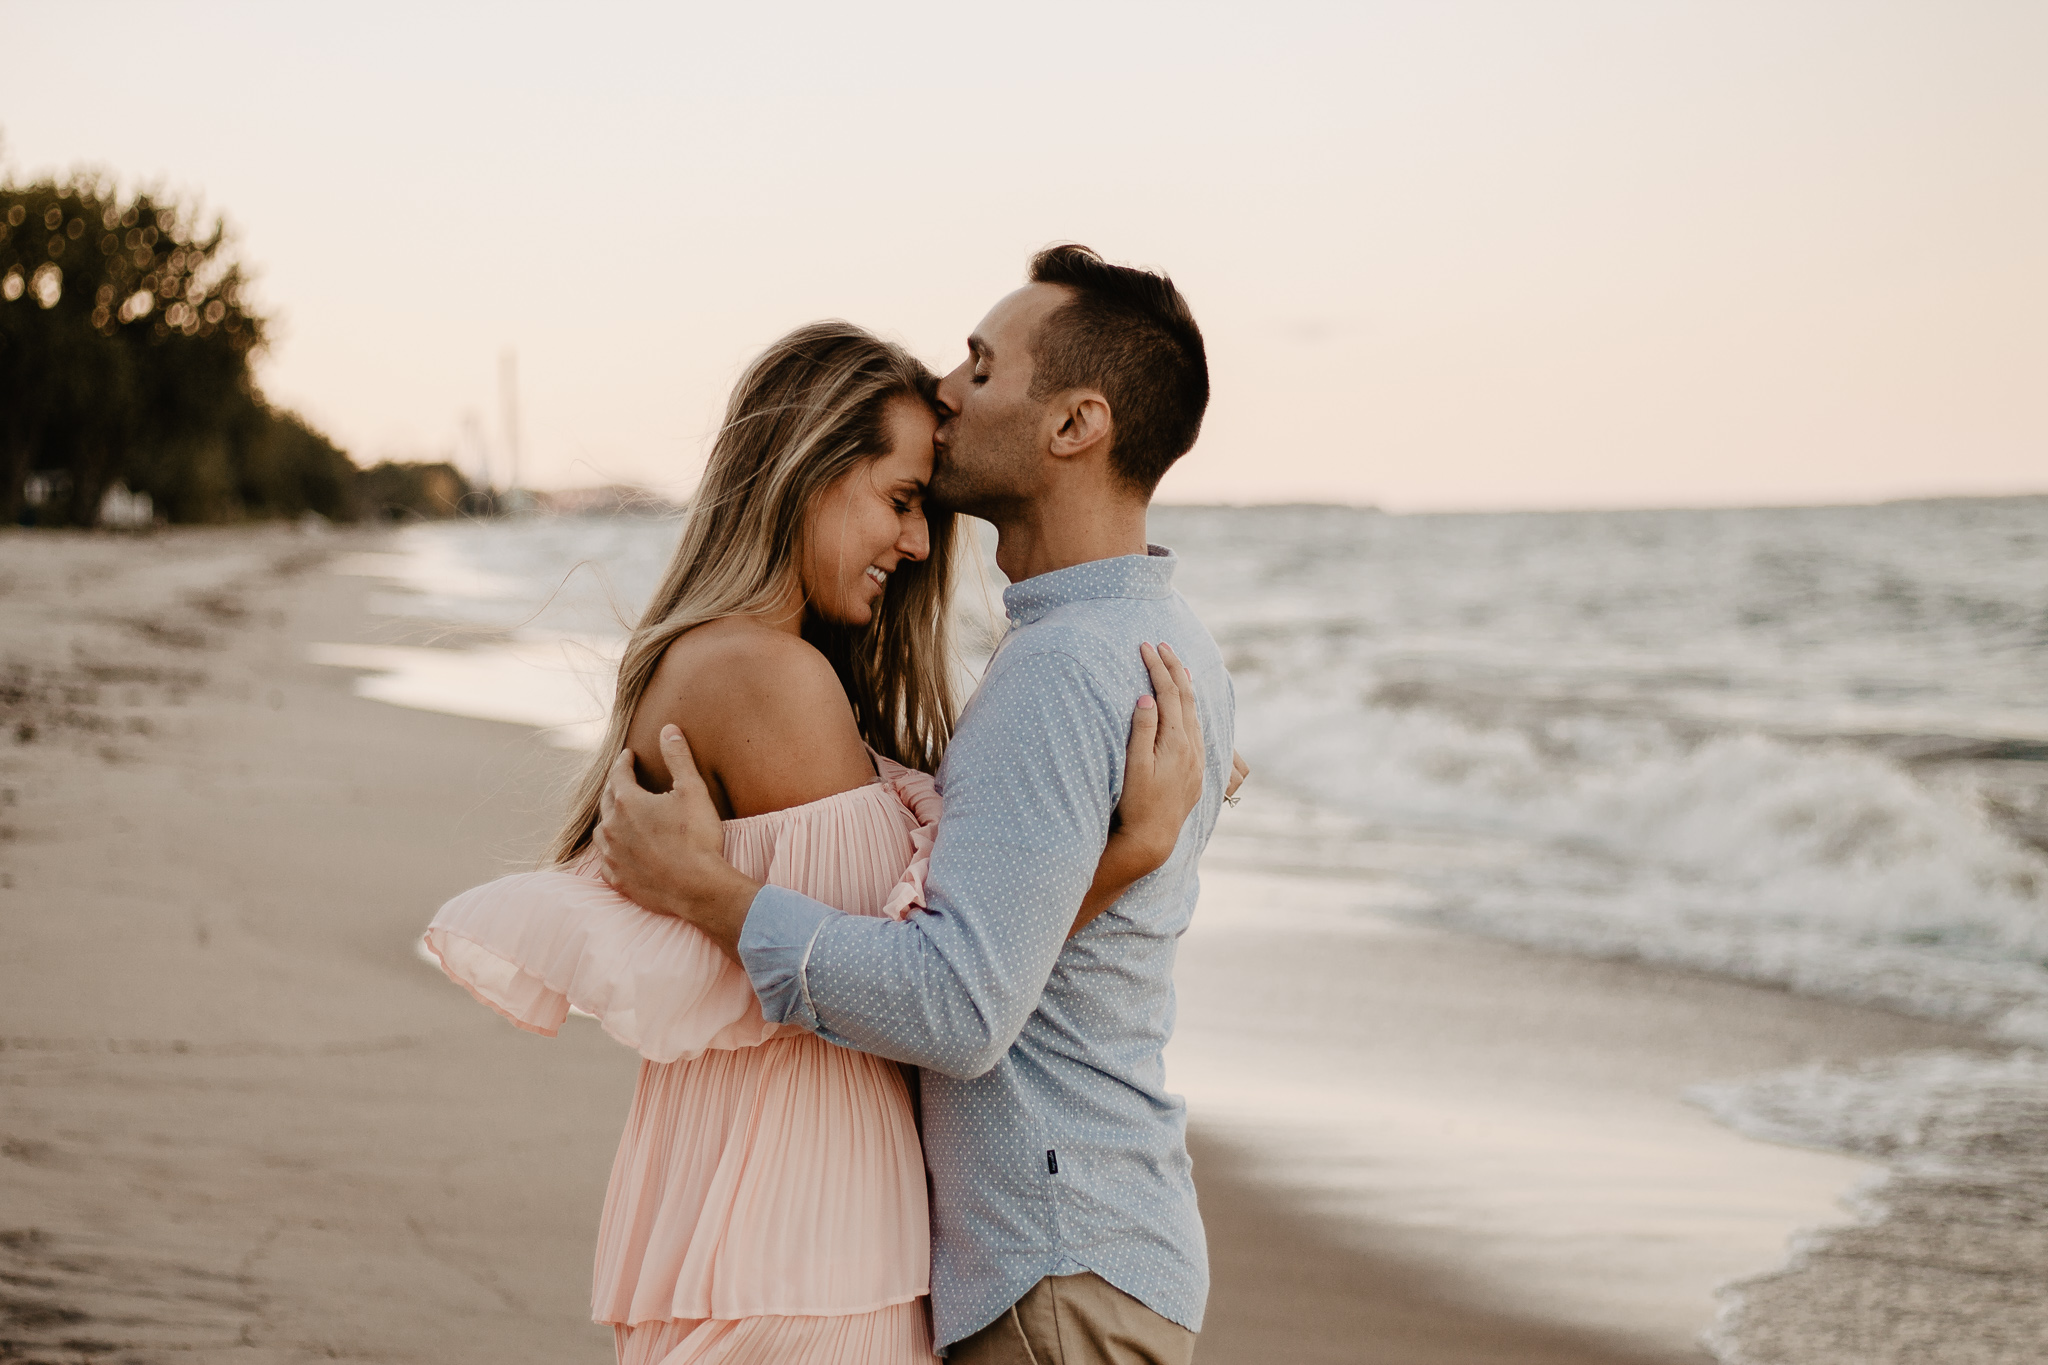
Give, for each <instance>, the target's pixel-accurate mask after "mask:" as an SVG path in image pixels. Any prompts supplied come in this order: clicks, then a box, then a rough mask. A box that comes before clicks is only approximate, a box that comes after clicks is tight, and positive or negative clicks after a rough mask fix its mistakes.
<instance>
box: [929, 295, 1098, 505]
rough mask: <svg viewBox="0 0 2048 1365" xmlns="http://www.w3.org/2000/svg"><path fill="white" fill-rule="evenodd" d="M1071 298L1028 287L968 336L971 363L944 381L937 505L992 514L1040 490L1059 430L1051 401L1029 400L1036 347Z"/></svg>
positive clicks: (935, 481) (999, 303)
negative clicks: (1040, 335) (1049, 451)
mask: <svg viewBox="0 0 2048 1365" xmlns="http://www.w3.org/2000/svg"><path fill="white" fill-rule="evenodd" d="M1067 298H1068V291H1067V290H1066V289H1064V288H1062V287H1060V286H1059V285H1054V284H1027V285H1025V286H1024V287H1023V288H1022V289H1019V290H1018V291H1017V292H1015V293H1014V294H1008V295H1005V296H1004V297H1003V298H1001V299H999V300H997V302H996V306H995V307H993V308H991V309H989V310H988V316H987V317H985V318H983V319H982V320H981V323H980V325H979V326H977V327H976V328H975V329H974V335H972V336H970V337H968V338H967V359H966V360H964V361H962V362H961V363H960V366H959V368H958V369H956V370H954V371H953V372H952V373H951V374H949V375H947V376H946V377H945V378H944V379H942V380H940V381H939V405H940V407H941V408H942V409H943V410H944V418H943V420H941V422H940V423H939V432H938V436H937V438H936V439H937V445H938V463H937V465H936V467H935V468H934V470H933V472H932V483H931V497H932V499H933V501H935V502H939V503H943V504H944V505H946V506H947V507H950V508H953V509H954V510H956V511H961V512H966V513H969V514H970V515H987V514H988V513H990V512H992V511H999V510H1000V509H1001V508H1002V507H1004V506H1006V505H1011V504H1015V503H1018V502H1022V501H1027V500H1029V499H1030V498H1032V497H1034V496H1036V495H1037V493H1038V492H1039V489H1040V486H1041V484H1042V483H1043V480H1044V476H1045V461H1046V449H1047V442H1048V440H1049V439H1050V437H1051V435H1052V432H1053V430H1054V429H1055V428H1056V426H1057V424H1056V423H1050V422H1049V420H1048V419H1049V417H1050V416H1051V412H1052V408H1051V403H1050V398H1051V395H1048V396H1047V397H1046V398H1033V397H1032V396H1031V377H1032V370H1033V368H1034V365H1033V360H1032V344H1033V342H1034V340H1035V339H1036V338H1037V336H1038V329H1039V326H1040V325H1041V324H1042V323H1043V322H1044V321H1045V318H1046V317H1047V315H1048V314H1050V313H1051V312H1052V311H1053V310H1054V309H1056V308H1058V307H1059V306H1060V305H1061V304H1063V303H1065V302H1066V301H1067Z"/></svg>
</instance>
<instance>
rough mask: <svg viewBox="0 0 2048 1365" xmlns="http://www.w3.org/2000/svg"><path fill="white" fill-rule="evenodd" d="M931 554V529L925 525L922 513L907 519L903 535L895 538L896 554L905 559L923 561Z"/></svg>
mask: <svg viewBox="0 0 2048 1365" xmlns="http://www.w3.org/2000/svg"><path fill="white" fill-rule="evenodd" d="M931 552H932V532H931V528H930V527H929V526H927V525H925V520H924V513H922V512H919V513H918V514H917V515H916V516H914V517H911V518H910V519H909V523H908V524H907V525H905V526H904V528H903V534H902V535H900V536H898V537H897V538H896V553H897V554H899V555H902V556H903V557H904V558H905V559H923V558H924V557H925V556H926V555H929V554H930V553H931Z"/></svg>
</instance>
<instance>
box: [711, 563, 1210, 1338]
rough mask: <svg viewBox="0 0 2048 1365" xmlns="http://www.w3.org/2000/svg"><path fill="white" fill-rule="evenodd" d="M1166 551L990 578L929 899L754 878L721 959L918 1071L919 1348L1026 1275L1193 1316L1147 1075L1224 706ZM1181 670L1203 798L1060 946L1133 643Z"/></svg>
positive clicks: (1171, 1117)
mask: <svg viewBox="0 0 2048 1365" xmlns="http://www.w3.org/2000/svg"><path fill="white" fill-rule="evenodd" d="M1174 564H1175V560H1174V557H1173V555H1172V553H1171V552H1170V551H1167V550H1163V549H1160V548H1159V547H1157V546H1153V547H1151V548H1150V553H1149V554H1148V555H1127V556H1123V557H1121V558H1116V559H1103V560H1096V561H1093V562H1091V563H1087V564H1079V565H1076V566H1074V567H1073V568H1070V569H1061V570H1058V571H1057V572H1054V573H1048V574H1042V575H1040V576H1039V577H1037V578H1031V579H1026V580H1025V581H1024V582H1022V583H1018V584H1015V585H1014V586H1012V587H1011V588H1009V589H1008V590H1007V591H1006V592H1005V593H1004V594H1003V605H1004V607H1005V608H1006V609H1007V610H1008V612H1009V616H1010V622H1011V630H1010V633H1009V635H1008V636H1007V638H1005V640H1004V641H1003V644H1002V646H1001V648H1000V649H998V650H997V651H996V655H995V658H994V659H993V660H992V661H991V662H990V663H989V667H988V671H987V673H986V675H985V676H984V677H983V679H982V683H981V686H980V688H979V689H977V690H976V692H975V694H974V697H973V699H972V700H971V701H970V702H969V703H968V704H967V709H966V711H965V712H964V713H963V714H962V716H961V718H960V725H959V729H958V732H957V733H956V734H955V736H954V738H953V742H952V745H951V747H950V748H948V750H947V752H946V760H945V763H944V764H943V765H942V766H941V767H940V769H939V786H940V790H941V791H942V792H943V793H944V796H945V816H944V818H943V820H942V821H941V822H940V825H939V834H938V843H937V845H936V847H935V848H934V849H933V852H932V862H931V871H930V875H929V877H928V878H927V880H926V891H927V894H928V898H929V907H928V908H929V913H927V914H914V915H912V916H910V917H909V918H908V919H907V920H905V921H903V922H901V923H897V922H894V921H891V920H884V919H875V918H868V917H865V916H860V915H847V914H842V913H840V912H839V911H836V910H834V909H832V908H831V907H830V906H826V905H821V904H819V903H818V902H817V901H814V900H811V899H810V898H809V897H806V896H802V895H799V894H797V893H796V892H794V891H789V890H785V889H783V888H781V887H774V886H769V887H763V888H762V889H761V891H760V893H759V894H758V895H757V896H756V897H755V898H754V903H753V906H752V907H751V909H750V910H749V911H748V914H747V922H746V925H745V928H744V929H743V931H742V932H741V934H740V944H739V949H740V960H741V962H742V963H744V964H745V966H746V969H747V973H748V975H749V976H750V977H752V979H753V982H754V990H755V992H756V993H757V994H759V996H760V997H761V1008H762V1010H763V1012H764V1013H766V1015H767V1016H768V1018H769V1019H770V1020H773V1021H776V1022H783V1023H792V1024H799V1025H802V1026H803V1027H804V1028H807V1029H810V1030H811V1031H813V1032H814V1033H816V1034H817V1035H818V1036H819V1037H821V1038H825V1039H828V1040H830V1041H832V1042H834V1043H839V1044H843V1045H844V1046H847V1047H853V1048H858V1049H860V1050H861V1051H863V1052H871V1053H875V1054H877V1055H879V1056H883V1057H890V1058H894V1059H896V1060H898V1061H904V1062H914V1063H916V1064H917V1065H918V1066H920V1067H922V1068H923V1069H924V1074H923V1081H924V1084H923V1105H924V1148H925V1160H926V1163H927V1165H929V1167H930V1168H931V1174H932V1195H933V1202H932V1233H933V1242H932V1308H933V1316H934V1319H935V1324H936V1328H937V1341H938V1344H939V1345H940V1346H941V1347H944V1346H947V1345H950V1344H952V1343H953V1342H956V1341H958V1340H960V1339H961V1338H962V1337H965V1336H967V1335H969V1334H971V1333H973V1332H974V1331H976V1330H978V1329H979V1328H981V1327H982V1326H984V1325H986V1324H987V1323H989V1322H991V1321H993V1320H994V1319H995V1318H996V1317H997V1316H998V1315H999V1314H1001V1313H1002V1312H1003V1311H1004V1310H1006V1309H1007V1308H1009V1306H1010V1305H1011V1304H1012V1303H1015V1302H1016V1301H1017V1300H1018V1299H1019V1298H1021V1297H1023V1295H1024V1292H1025V1291H1026V1290H1028V1289H1029V1288H1030V1287H1031V1286H1032V1285H1034V1284H1036V1283H1037V1282H1038V1281H1039V1280H1040V1279H1042V1278H1043V1277H1045V1276H1047V1275H1066V1274H1078V1273H1080V1272H1082V1271H1086V1270H1092V1271H1094V1272H1095V1273H1096V1274H1098V1275H1100V1276H1102V1277H1103V1278H1104V1279H1106V1280H1108V1281H1109V1282H1110V1283H1111V1284H1113V1285H1115V1286H1116V1287H1117V1288H1119V1289H1121V1290H1123V1291H1124V1292H1125V1293H1127V1294H1130V1295H1132V1296H1133V1297H1135V1298H1137V1299H1138V1300H1140V1301H1141V1302H1143V1303H1145V1304H1147V1305H1148V1306H1150V1307H1151V1308H1152V1309H1153V1310H1154V1311H1155V1312H1158V1313H1159V1314H1161V1315H1162V1316H1164V1317H1167V1318H1171V1319H1172V1320H1173V1321H1175V1322H1177V1323H1180V1324H1181V1325H1182V1326H1184V1327H1187V1328H1189V1329H1191V1330H1200V1328H1201V1325H1202V1306H1203V1303H1204V1301H1205V1300H1206V1299H1207V1298H1208V1293H1209V1258H1208V1248H1207V1245H1206V1243H1205V1241H1204V1239H1203V1235H1202V1219H1201V1215H1200V1214H1199V1213H1198V1212H1197V1211H1196V1208H1195V1186H1194V1181H1193V1180H1192V1178H1191V1177H1190V1174H1189V1161H1188V1153H1187V1142H1186V1129H1187V1114H1186V1107H1185V1106H1184V1104H1183V1103H1182V1101H1181V1099H1180V1097H1179V1096H1177V1095H1171V1094H1168V1093H1167V1091H1166V1074H1165V1067H1164V1064H1163V1061H1162V1058H1161V1055H1160V1054H1161V1049H1163V1048H1164V1047H1165V1045H1166V1041H1167V1039H1168V1038H1170V1037H1171V1036H1172V1034H1173V1017H1174V997H1173V960H1174V953H1175V949H1176V947H1177V944H1178V941H1179V938H1180V935H1181V934H1182V933H1183V932H1184V931H1185V930H1186V929H1187V927H1188V921H1189V919H1190V918H1191V917H1192V915H1193V914H1194V909H1195V895H1196V890H1197V879H1196V872H1195V868H1196V864H1197V862H1198V861H1199V860H1200V858H1201V854H1202V849H1203V847H1204V846H1205V845H1206V844H1207V843H1208V842H1209V835H1210V832H1211V831H1212V830H1213V829H1214V828H1215V826H1216V815H1217V812H1218V810H1220V809H1221V806H1222V799H1223V785H1224V781H1225V779H1226V778H1227V776H1228V773H1229V764H1230V751H1231V722H1232V716H1233V703H1232V693H1231V687H1230V677H1229V675H1228V674H1227V673H1226V672H1225V671H1224V668H1223V660H1222V656H1221V655H1220V654H1219V653H1218V651H1217V649H1216V644H1215V642H1214V641H1213V640H1211V639H1210V638H1209V633H1208V631H1206V630H1204V629H1203V627H1202V623H1201V622H1200V621H1198V620H1197V619H1196V618H1195V615H1194V613H1193V612H1192V611H1190V610H1189V609H1188V605H1187V603H1185V602H1183V601H1182V600H1181V598H1180V596H1179V595H1178V594H1177V593H1175V592H1174V591H1173V586H1172V580H1173V568H1174ZM1161 640H1163V641H1165V642H1166V643H1168V644H1170V645H1172V646H1173V648H1174V650H1175V651H1176V652H1177V653H1179V654H1180V656H1181V659H1182V661H1183V662H1184V663H1186V664H1187V665H1188V667H1189V669H1190V670H1191V671H1192V672H1193V674H1194V679H1195V693H1196V698H1197V705H1198V706H1199V708H1200V711H1201V716H1202V732H1203V738H1204V741H1205V743H1206V745H1207V749H1208V754H1207V774H1206V776H1205V778H1204V780H1203V786H1202V800H1201V804H1200V805H1199V806H1197V807H1196V809H1195V811H1194V813H1193V814H1192V815H1190V816H1189V817H1188V821H1187V824H1186V825H1185V826H1184V827H1183V828H1182V830H1181V834H1180V842H1179V844H1178V846H1177V847H1176V848H1175V849H1174V853H1173V856H1172V858H1171V859H1169V860H1168V862H1167V863H1166V865H1165V866H1163V867H1161V868H1160V869H1159V870H1158V871H1156V872H1154V873H1153V874H1152V875H1151V876H1149V877H1146V878H1144V879H1143V880H1142V881H1140V882H1138V883H1137V884H1136V885H1134V886H1133V887H1131V889H1130V890H1129V891H1127V892H1126V893H1125V894H1124V896H1123V897H1122V899H1120V900H1118V901H1117V902H1116V904H1115V905H1113V906H1112V907H1111V908H1110V909H1109V910H1108V911H1106V912H1105V913H1104V914H1103V915H1102V916H1101V917H1100V918H1098V919H1097V920H1096V921H1095V922H1094V923H1092V924H1090V925H1089V926H1088V927H1087V928H1086V929H1084V930H1082V931H1081V933H1079V934H1078V935H1076V936H1075V937H1074V938H1073V940H1072V941H1071V942H1069V941H1068V940H1067V937H1066V934H1067V930H1068V928H1069V927H1070V926H1071V925H1072V924H1073V921H1074V915H1075V912H1076V911H1077V910H1078V909H1079V908H1080V905H1081V897H1082V895H1083V894H1084V893H1085V892H1086V891H1087V889H1088V885H1089V883H1090V882H1091V881H1092V880H1094V876H1095V864H1096V861H1097V860H1098V859H1099V858H1100V857H1101V854H1102V847H1103V843H1104V841H1105V840H1106V839H1107V837H1108V831H1109V821H1110V815H1111V813H1112V812H1113V811H1114V810H1115V808H1116V803H1117V798H1118V796H1119V794H1120V792H1121V790H1122V786H1123V766H1124V752H1125V748H1126V745H1127V743H1128V741H1129V736H1130V727H1131V715H1132V711H1133V708H1134V707H1135V706H1136V705H1137V700H1138V698H1139V696H1141V695H1143V694H1146V693H1148V692H1150V690H1151V683H1150V679H1149V677H1148V676H1147V674H1146V671H1145V665H1144V661H1143V660H1142V659H1141V658H1140V657H1139V655H1138V645H1139V643H1140V642H1141V641H1153V642H1157V641H1161Z"/></svg>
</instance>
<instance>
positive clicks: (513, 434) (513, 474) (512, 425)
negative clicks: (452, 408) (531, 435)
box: [498, 347, 519, 493]
mask: <svg viewBox="0 0 2048 1365" xmlns="http://www.w3.org/2000/svg"><path fill="white" fill-rule="evenodd" d="M498 402H499V404H500V409H499V410H500V412H501V413H502V414H503V417H504V422H505V460H506V462H507V463H508V464H509V465H510V466H511V468H509V469H508V470H506V472H505V491H506V492H508V493H510V492H512V491H513V490H514V489H516V488H518V487H519V352H517V351H515V350H513V349H511V348H510V347H507V348H506V349H505V352H504V354H502V355H500V356H499V357H498Z"/></svg>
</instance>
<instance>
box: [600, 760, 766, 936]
mask: <svg viewBox="0 0 2048 1365" xmlns="http://www.w3.org/2000/svg"><path fill="white" fill-rule="evenodd" d="M661 756H662V758H663V759H664V760H665V761H666V762H667V764H668V770H669V773H670V775H671V777H672V778H673V779H674V781H673V785H672V786H671V787H670V789H669V790H668V792H667V793H665V794H662V795H656V794H655V793H653V792H649V791H643V790H642V789H641V787H640V780H639V779H638V778H637V777H635V776H634V775H633V755H632V753H631V751H629V750H621V751H620V753H619V756H618V758H617V760H615V761H614V762H613V763H612V773H611V777H610V779H609V780H607V781H606V783H605V788H604V792H603V793H602V794H601V795H600V796H599V797H598V809H599V811H600V813H601V814H602V816H603V818H602V819H601V820H599V822H598V826H597V830H596V832H595V833H594V834H592V835H591V841H590V842H591V846H592V847H593V848H594V849H595V850H596V851H597V856H598V859H599V861H600V863H601V864H602V865H603V869H604V879H605V880H606V881H607V882H610V883H611V884H612V886H613V887H615V888H616V889H617V890H618V892H619V894H621V895H623V896H625V897H626V898H627V899H628V900H631V901H634V902H635V903H637V904H639V905H640V906H642V907H643V908H645V909H648V910H655V911H659V912H661V913H662V914H665V915H674V916H676V917H677V918H678V919H684V920H688V921H689V922H690V923H691V924H694V925H696V926H697V927H698V928H699V929H702V930H703V931H704V932H705V933H706V934H708V935H710V936H711V941H712V942H714V943H716V944H717V945H718V946H719V947H720V948H722V949H724V950H725V953H726V956H728V957H730V958H732V959H733V960H734V961H735V962H737V961H738V960H739V943H740V929H741V928H742V927H743V926H744V925H745V924H746V922H747V909H748V907H749V906H751V905H752V904H753V903H754V893H755V892H757V891H759V890H760V889H761V883H759V882H757V881H755V880H754V879H753V878H751V877H749V876H747V875H745V874H744V873H742V872H740V871H739V870H738V869H737V868H735V867H734V866H733V865H732V864H731V863H728V862H727V861H726V860H725V834H724V831H723V830H722V829H721V828H720V827H719V822H718V808H717V807H716V806H714V805H712V803H711V793H710V792H709V791H708V790H707V789H706V788H705V786H704V779H703V778H702V777H700V776H699V775H698V773H697V760H696V759H695V758H693V757H691V755H690V745H689V742H688V741H687V740H685V739H684V738H683V732H682V731H681V730H679V729H677V728H676V727H675V726H673V725H664V726H662V727H661Z"/></svg>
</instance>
